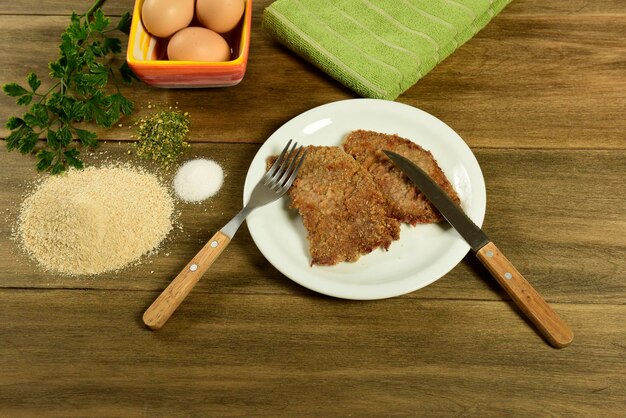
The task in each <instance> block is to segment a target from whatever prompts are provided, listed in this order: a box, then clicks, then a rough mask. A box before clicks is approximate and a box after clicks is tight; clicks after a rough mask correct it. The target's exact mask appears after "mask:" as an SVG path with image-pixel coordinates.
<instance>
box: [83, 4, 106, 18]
mask: <svg viewBox="0 0 626 418" xmlns="http://www.w3.org/2000/svg"><path fill="white" fill-rule="evenodd" d="M105 1H106V0H97V1H96V2H95V3H94V4H93V6H91V8H90V9H89V10H87V13H85V16H87V17H91V16H92V15H93V14H94V13H95V12H96V10H98V9H99V8H100V7H102V5H103V4H104V2H105Z"/></svg>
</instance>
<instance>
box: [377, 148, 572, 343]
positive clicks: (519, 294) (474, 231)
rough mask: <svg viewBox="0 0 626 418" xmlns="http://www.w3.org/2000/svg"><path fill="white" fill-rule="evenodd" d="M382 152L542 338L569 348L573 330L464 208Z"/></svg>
mask: <svg viewBox="0 0 626 418" xmlns="http://www.w3.org/2000/svg"><path fill="white" fill-rule="evenodd" d="M383 152H384V153H385V154H386V155H387V157H389V159H391V161H392V162H393V163H394V164H395V165H396V167H398V168H399V169H400V170H402V172H403V173H404V174H406V176H407V177H408V178H409V179H410V180H411V181H412V182H413V183H414V184H415V186H416V187H417V188H418V190H419V191H420V192H422V193H423V194H424V196H426V198H427V199H428V200H430V202H431V203H432V204H433V205H434V206H435V207H436V208H437V210H438V211H439V212H440V213H441V215H442V216H443V217H444V218H445V219H446V220H447V221H448V222H449V223H450V225H452V227H454V229H456V231H457V232H458V233H459V235H461V237H462V238H463V239H464V240H465V241H467V243H468V244H469V245H470V247H471V248H472V250H473V251H474V252H475V254H476V257H477V258H478V259H479V260H480V262H481V263H482V264H483V265H484V266H485V267H486V268H487V270H488V271H489V272H490V273H491V275H492V276H493V277H494V278H495V279H496V281H497V282H498V283H499V284H500V286H502V287H503V288H504V290H505V291H506V292H507V293H508V294H509V296H511V299H513V301H514V302H515V303H516V304H517V306H518V307H519V308H520V309H521V310H522V312H523V313H524V314H525V315H526V316H527V317H528V318H529V319H530V320H531V321H532V323H533V324H534V325H535V326H536V327H537V329H538V330H539V332H540V333H541V335H543V336H544V338H546V340H547V341H548V342H549V343H550V344H551V345H552V346H553V347H556V348H564V347H567V346H568V345H570V344H571V342H572V340H573V338H574V334H573V333H572V331H571V329H570V328H569V327H568V326H567V324H566V323H565V322H564V321H563V320H562V319H561V318H560V317H559V316H558V315H557V313H556V312H555V311H554V310H553V309H552V308H551V307H550V305H548V303H547V302H546V301H545V300H544V299H543V298H542V297H541V295H540V294H539V293H538V292H537V291H536V290H535V289H534V288H533V287H532V286H531V284H530V283H529V282H528V281H527V280H526V279H525V278H524V276H522V274H521V273H520V272H519V271H518V270H517V269H516V268H515V267H514V266H513V264H511V262H510V261H509V260H508V258H506V257H505V256H504V254H502V252H501V251H500V250H499V249H498V247H496V245H495V244H494V243H493V242H491V240H490V239H489V238H488V237H487V235H486V234H485V233H484V232H483V231H482V229H480V228H479V227H478V226H477V225H476V224H475V223H474V222H473V221H472V220H471V219H470V218H469V217H468V216H467V215H466V214H465V212H464V211H463V209H461V208H460V207H459V206H458V205H457V204H456V203H454V202H453V201H452V199H451V198H450V197H449V196H448V194H447V193H446V192H445V191H444V190H443V189H442V188H441V187H440V186H439V185H438V184H437V183H436V182H435V181H434V180H433V179H432V178H431V177H430V176H429V175H428V174H426V173H425V172H424V170H422V169H421V168H420V167H419V166H418V165H416V164H414V163H413V162H412V161H411V160H409V159H408V158H405V157H403V156H402V155H400V154H397V153H395V152H392V151H387V150H383Z"/></svg>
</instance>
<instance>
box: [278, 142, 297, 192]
mask: <svg viewBox="0 0 626 418" xmlns="http://www.w3.org/2000/svg"><path fill="white" fill-rule="evenodd" d="M302 149H303V148H302V147H298V149H297V150H296V151H297V152H296V153H295V155H294V156H293V158H292V159H291V161H289V166H287V167H285V169H284V170H282V175H281V176H280V178H279V179H277V180H276V184H275V186H276V187H277V188H281V187H283V186H284V185H285V184H286V182H287V179H288V178H289V175H290V174H291V172H292V170H293V168H294V167H295V165H296V162H297V161H298V156H299V155H300V153H301V152H302ZM284 165H287V163H286V162H285V164H284Z"/></svg>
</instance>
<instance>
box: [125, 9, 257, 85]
mask: <svg viewBox="0 0 626 418" xmlns="http://www.w3.org/2000/svg"><path fill="white" fill-rule="evenodd" d="M143 3H144V0H137V1H136V2H135V7H134V9H133V20H132V25H131V28H130V36H129V39H128V50H127V53H126V60H127V61H128V65H130V67H131V69H132V68H133V67H137V68H139V67H152V66H154V64H158V65H159V66H164V67H177V66H181V65H188V66H193V67H202V66H203V65H205V66H211V67H234V66H238V65H241V64H242V63H244V62H245V60H246V59H247V57H246V51H247V50H248V47H249V45H248V44H249V42H250V36H249V32H250V28H251V19H252V11H251V10H250V9H251V0H245V8H244V12H243V24H242V28H241V39H240V41H239V51H238V53H237V58H235V59H234V60H230V61H215V62H208V61H169V60H159V59H155V58H154V54H155V49H156V46H157V42H158V41H157V38H156V37H154V36H152V35H151V34H150V33H148V31H147V30H146V28H145V27H144V26H143V22H142V21H141V8H142V6H143ZM238 25H239V24H238ZM138 76H139V75H138Z"/></svg>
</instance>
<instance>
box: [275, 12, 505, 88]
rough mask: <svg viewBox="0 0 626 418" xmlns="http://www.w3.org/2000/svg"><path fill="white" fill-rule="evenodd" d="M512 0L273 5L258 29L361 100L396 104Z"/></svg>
mask: <svg viewBox="0 0 626 418" xmlns="http://www.w3.org/2000/svg"><path fill="white" fill-rule="evenodd" d="M510 2H511V0H336V1H332V0H278V1H276V2H274V3H272V4H271V5H270V6H269V7H267V8H266V9H265V11H264V13H263V27H264V28H265V29H266V30H267V31H268V32H269V33H270V34H271V35H273V36H274V37H275V38H276V39H278V40H279V41H280V42H281V43H283V44H285V45H286V46H287V47H289V48H290V49H291V50H293V51H294V52H296V53H297V54H298V55H300V56H302V57H303V58H305V59H306V60H308V61H310V62H312V63H313V64H315V65H316V66H318V67H319V68H321V69H322V70H323V71H325V72H326V73H328V74H329V75H330V76H332V77H334V78H335V79H337V80H338V81H340V82H341V83H342V84H344V85H345V86H347V87H349V88H351V89H352V90H354V91H356V92H357V93H359V94H360V95H362V96H366V97H373V98H378V99H388V100H394V99H396V98H397V97H398V96H399V95H400V94H402V93H403V92H404V91H405V90H406V89H408V88H409V87H411V86H412V85H413V84H415V83H416V82H417V80H419V79H420V78H421V77H422V76H424V75H425V74H426V73H428V71H430V70H431V69H433V67H434V66H435V65H437V64H438V63H439V62H441V61H443V60H444V59H445V58H446V57H447V56H448V55H450V54H451V53H452V52H454V50H456V48H458V47H459V46H460V45H462V44H463V43H465V42H466V41H467V40H469V39H470V38H471V37H472V36H474V35H475V34H476V33H477V32H478V31H479V30H480V29H482V28H483V27H484V26H485V25H486V24H487V23H489V21H490V20H491V19H492V18H493V17H494V16H495V15H496V14H498V13H499V12H500V11H501V10H502V9H503V8H504V7H505V6H506V5H507V4H508V3H510Z"/></svg>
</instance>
